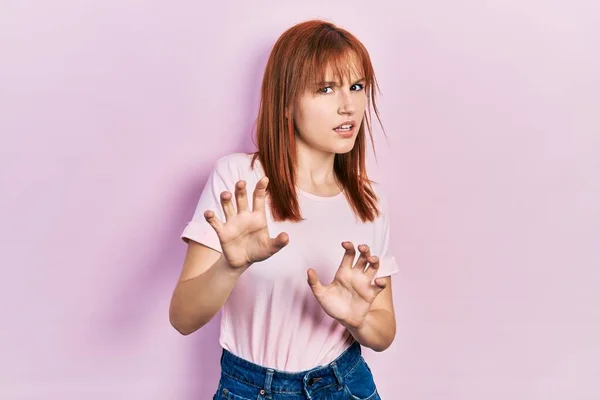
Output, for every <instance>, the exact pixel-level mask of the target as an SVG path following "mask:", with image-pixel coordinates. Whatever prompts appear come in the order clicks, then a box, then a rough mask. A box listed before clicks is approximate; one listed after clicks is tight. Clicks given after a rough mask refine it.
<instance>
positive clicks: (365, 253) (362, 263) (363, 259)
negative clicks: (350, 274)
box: [354, 244, 371, 271]
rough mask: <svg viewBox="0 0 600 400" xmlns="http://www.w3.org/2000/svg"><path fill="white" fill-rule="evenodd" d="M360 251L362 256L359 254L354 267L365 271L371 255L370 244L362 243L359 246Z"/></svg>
mask: <svg viewBox="0 0 600 400" xmlns="http://www.w3.org/2000/svg"><path fill="white" fill-rule="evenodd" d="M358 251H360V256H358V260H357V261H356V265H354V268H359V269H360V270H361V271H364V269H365V268H366V267H367V259H368V258H369V257H370V256H371V249H369V246H367V245H366V244H361V245H360V246H358Z"/></svg>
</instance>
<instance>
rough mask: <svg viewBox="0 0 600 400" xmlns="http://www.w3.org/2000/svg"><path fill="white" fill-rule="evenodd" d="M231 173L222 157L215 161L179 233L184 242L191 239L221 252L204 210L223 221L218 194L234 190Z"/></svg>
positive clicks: (233, 180)
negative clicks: (181, 231)
mask: <svg viewBox="0 0 600 400" xmlns="http://www.w3.org/2000/svg"><path fill="white" fill-rule="evenodd" d="M233 173H234V171H232V170H231V168H230V167H229V166H228V163H227V162H226V160H225V159H224V158H222V159H220V160H218V161H217V163H216V166H215V167H214V169H213V170H212V171H211V173H210V175H209V177H208V181H207V182H206V185H205V186H204V189H203V190H202V193H201V194H200V199H199V200H198V204H197V206H196V211H195V212H194V216H193V217H192V220H191V221H189V222H188V224H187V226H186V227H185V229H184V230H183V233H182V234H181V239H182V240H183V241H184V242H186V243H187V242H188V241H189V239H191V240H193V241H195V242H198V243H201V244H203V245H205V246H207V247H210V248H211V249H214V250H216V251H218V252H222V249H221V242H220V241H219V237H218V236H217V233H216V232H215V230H214V228H213V227H212V226H210V224H209V223H208V222H206V219H205V218H204V212H205V211H207V210H211V211H212V212H214V213H215V215H216V216H217V217H218V218H219V219H220V220H221V221H225V215H224V213H223V208H222V207H221V200H220V196H221V192H224V191H230V192H232V191H233V190H234V185H235V182H236V177H235V176H233Z"/></svg>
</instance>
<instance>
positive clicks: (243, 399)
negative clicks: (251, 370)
mask: <svg viewBox="0 0 600 400" xmlns="http://www.w3.org/2000/svg"><path fill="white" fill-rule="evenodd" d="M257 391H258V390H257V389H256V388H253V387H250V386H249V385H246V384H244V383H242V382H239V381H236V380H234V379H229V378H225V379H221V381H220V382H219V388H218V389H217V393H215V396H214V397H213V400H256V398H257V394H255V393H254V392H257Z"/></svg>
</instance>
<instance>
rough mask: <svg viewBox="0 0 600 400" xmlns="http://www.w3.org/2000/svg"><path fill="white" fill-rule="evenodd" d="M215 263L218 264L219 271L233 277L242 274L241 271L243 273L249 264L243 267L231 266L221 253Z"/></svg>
mask: <svg viewBox="0 0 600 400" xmlns="http://www.w3.org/2000/svg"><path fill="white" fill-rule="evenodd" d="M217 265H218V266H219V269H220V270H221V272H223V273H224V274H225V275H227V276H230V277H233V278H239V276H240V275H242V273H244V271H246V269H248V267H249V266H250V265H247V266H245V267H233V266H231V264H229V261H227V258H225V256H224V255H223V254H221V257H220V258H219V262H218V263H217Z"/></svg>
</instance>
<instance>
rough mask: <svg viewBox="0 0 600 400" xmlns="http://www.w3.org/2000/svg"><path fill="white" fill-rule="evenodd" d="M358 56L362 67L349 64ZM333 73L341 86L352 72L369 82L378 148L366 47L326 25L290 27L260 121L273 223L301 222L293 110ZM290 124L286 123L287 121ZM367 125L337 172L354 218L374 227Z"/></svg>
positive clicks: (274, 58)
mask: <svg viewBox="0 0 600 400" xmlns="http://www.w3.org/2000/svg"><path fill="white" fill-rule="evenodd" d="M352 56H354V57H355V58H356V59H357V60H358V62H357V64H358V65H352V63H349V61H348V60H349V59H350V57H352ZM327 67H331V68H332V70H333V71H334V74H335V76H336V78H338V79H339V80H340V81H341V80H342V79H341V77H342V75H344V74H347V76H349V75H350V73H351V72H352V68H357V71H356V70H355V71H354V72H360V73H361V76H362V77H364V79H365V92H366V95H367V110H368V112H367V111H365V115H364V116H363V117H364V121H365V123H366V126H367V130H368V131H369V136H370V139H371V143H372V144H373V149H374V148H375V147H374V141H373V133H372V130H371V118H370V117H371V107H372V108H373V110H374V111H375V115H376V116H377V119H378V120H379V123H380V124H381V120H380V118H379V112H378V110H377V106H376V104H375V88H376V87H377V89H379V87H378V86H377V81H376V79H375V73H374V71H373V66H372V64H371V60H370V57H369V53H368V52H367V49H366V48H365V47H364V45H363V44H362V43H361V42H360V41H359V40H358V39H357V38H356V37H354V36H353V35H352V34H351V33H350V32H348V31H346V30H344V29H342V28H339V27H337V26H335V25H334V24H332V23H329V22H326V21H322V20H311V21H306V22H303V23H300V24H297V25H294V26H292V27H291V28H289V29H288V30H287V31H285V32H284V33H283V34H282V35H281V36H280V37H279V39H278V40H277V42H276V43H275V45H274V47H273V49H272V51H271V55H270V57H269V60H268V62H267V65H266V68H265V73H264V77H263V81H262V88H261V100H260V107H259V111H258V119H257V121H256V140H257V146H258V151H257V152H256V153H254V157H253V159H252V166H254V162H255V161H256V159H257V158H258V159H259V161H260V163H261V165H262V167H263V169H264V172H265V175H266V176H268V177H269V188H270V190H269V198H270V205H271V214H272V216H273V219H274V220H275V221H285V220H290V221H295V222H298V221H301V220H302V215H301V212H300V206H299V204H298V198H297V194H296V186H295V181H296V179H295V172H296V165H297V164H296V151H295V149H296V141H295V134H296V131H295V128H294V121H293V118H292V117H291V116H293V115H294V114H293V110H294V105H295V103H296V101H297V100H298V98H299V97H300V96H301V95H302V94H303V93H304V92H305V90H306V89H307V88H310V87H312V86H313V85H314V84H315V83H316V82H320V81H323V80H324V79H323V78H324V77H325V71H326V69H327ZM288 115H289V116H290V118H286V116H288ZM365 123H363V124H361V126H360V129H359V131H358V136H357V138H356V142H355V144H354V147H353V148H352V150H351V151H350V152H348V153H345V154H336V155H335V161H334V172H335V174H336V177H337V179H338V181H339V182H340V184H341V185H342V187H343V189H344V193H345V196H346V198H347V200H348V202H349V204H350V206H351V208H352V209H353V211H354V213H355V214H356V215H357V216H358V217H359V218H360V220H362V221H363V222H365V221H373V220H374V219H375V217H377V216H378V215H379V209H378V207H377V203H378V198H377V196H376V194H375V192H374V190H373V188H372V187H371V181H370V180H369V179H368V177H367V172H366V166H365V164H366V160H365V150H366V138H365Z"/></svg>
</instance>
